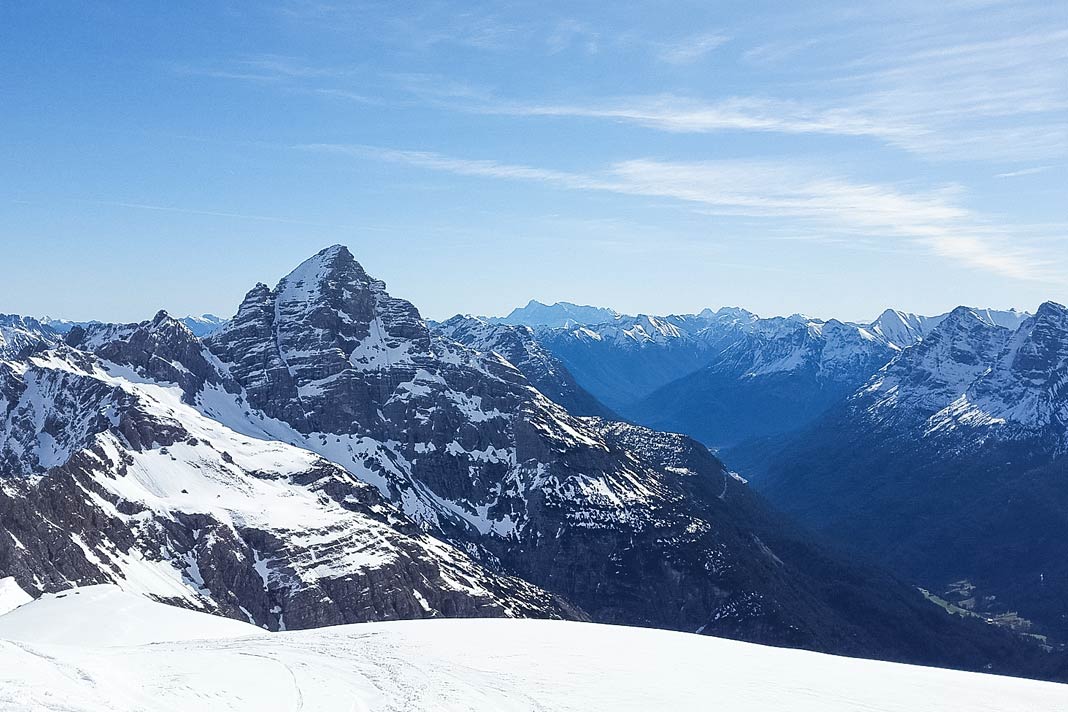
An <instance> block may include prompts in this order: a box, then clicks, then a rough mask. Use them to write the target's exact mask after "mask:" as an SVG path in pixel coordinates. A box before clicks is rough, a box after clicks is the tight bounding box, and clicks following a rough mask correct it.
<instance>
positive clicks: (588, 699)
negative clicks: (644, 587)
mask: <svg viewBox="0 0 1068 712" xmlns="http://www.w3.org/2000/svg"><path fill="white" fill-rule="evenodd" d="M301 709H303V710H317V711H318V710H322V711H329V710H344V711H346V712H350V711H352V710H374V711H380V710H391V711H392V710H396V711H402V710H403V711H410V710H434V711H435V712H437V711H441V710H456V711H458V710H479V711H481V710H486V711H487V712H508V711H512V710H516V711H518V710H539V711H549V710H574V711H576V712H580V711H581V712H589V711H591V710H612V711H613V712H617V711H618V710H641V711H642V712H647V711H649V710H673V711H674V710H702V711H704V710H708V709H716V710H727V711H729V712H734V711H740V710H745V711H750V710H751V711H752V712H774V711H775V710H784V711H785V710H790V711H791V712H804V711H809V710H810V711H813V712H815V711H817V710H818V711H819V712H835V711H841V712H846V711H849V712H853V711H854V710H865V711H867V712H916V711H918V710H938V711H939V712H950V711H955V710H960V711H961V712H965V711H966V712H992V711H994V710H1004V711H1006V712H1009V711H1012V712H1018V711H1021V710H1028V711H1031V712H1034V711H1037V710H1065V709H1068V686H1066V685H1057V684H1053V683H1045V682H1032V681H1028V680H1020V679H1014V678H1007V677H996V676H992V675H978V674H973V673H962V672H952V671H947V670H938V669H934V668H922V667H913V666H907V665H896V664H891V663H883V662H874V661H869V660H857V659H851V658H840V657H834V656H830V655H821V654H818V653H811V652H805V651H798V650H785V649H779V648H769V647H764V646H759V645H751V644H748V643H739V642H735V641H729V640H722V639H717V638H708V637H702V636H697V635H690V634H685V633H671V632H664V631H655V630H645V629H637V628H624V627H617V626H607V625H594V624H587V623H567V622H560V621H534V620H455V619H453V620H423V621H407V622H392V623H364V624H358V625H347V626H337V627H332V628H321V629H318V630H308V631H299V632H289V633H267V632H265V631H262V630H260V629H258V628H255V627H253V626H251V625H248V624H245V623H241V622H237V621H233V620H229V619H224V618H217V617H214V616H209V615H207V614H203V613H196V612H192V611H186V610H183V609H177V608H172V607H170V606H165V605H163V604H159V603H154V602H151V601H148V600H147V599H144V598H141V597H138V596H136V595H134V594H129V593H124V592H122V591H120V590H119V589H118V588H116V587H114V586H91V587H87V588H82V589H76V590H72V591H68V592H65V593H62V594H53V595H47V596H44V597H43V598H41V599H38V600H37V601H34V602H31V603H27V604H24V605H22V606H20V607H18V608H16V609H15V610H14V611H12V612H10V613H8V614H6V615H3V616H0V710H34V711H37V710H63V711H64V712H75V711H78V712H80V711H86V712H98V711H106V712H125V711H127V710H130V711H132V710H139V711H140V710H161V711H162V710H167V711H178V710H197V711H198V712H210V711H212V710H227V711H228V712H237V711H244V710H248V711H250V712H251V711H253V710H255V711H256V712H268V711H272V710H279V711H283V710H284V711H286V712H288V711H289V710H301Z"/></svg>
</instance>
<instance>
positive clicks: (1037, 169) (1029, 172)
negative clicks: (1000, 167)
mask: <svg viewBox="0 0 1068 712" xmlns="http://www.w3.org/2000/svg"><path fill="white" fill-rule="evenodd" d="M1049 168H1050V167H1049V166H1033V167H1031V168H1021V169H1020V170H1018V171H1009V172H1008V173H998V174H997V175H995V176H994V177H995V178H1018V177H1020V176H1033V175H1035V174H1036V173H1045V172H1046V171H1048V170H1049Z"/></svg>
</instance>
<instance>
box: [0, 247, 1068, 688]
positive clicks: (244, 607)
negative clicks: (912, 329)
mask: <svg viewBox="0 0 1068 712" xmlns="http://www.w3.org/2000/svg"><path fill="white" fill-rule="evenodd" d="M739 318H742V319H746V318H747V317H744V315H742V316H740V317H739ZM6 323H7V322H5V324H6ZM12 323H13V324H15V321H14V320H12ZM500 326H506V327H509V328H508V330H504V331H496V330H495V329H496V327H500ZM38 327H41V328H38ZM491 327H492V328H491ZM5 328H6V329H7V330H6V331H5V332H3V333H4V334H5V337H4V338H5V343H7V344H16V345H15V346H11V347H8V348H7V350H6V351H5V352H4V354H3V356H2V359H0V578H4V577H13V578H14V580H15V581H16V582H17V584H18V586H19V587H20V588H21V589H22V590H25V591H27V592H29V593H31V594H33V595H39V594H40V593H42V592H45V591H57V590H61V589H64V588H67V587H70V586H72V585H82V584H91V583H115V584H117V585H119V586H120V587H122V588H124V589H127V590H130V591H135V592H140V593H145V594H149V595H152V596H154V597H157V598H160V599H163V600H167V601H171V602H178V603H180V604H182V605H185V606H187V607H191V608H197V609H201V610H206V611H209V612H216V613H221V614H223V615H227V616H230V617H234V618H239V619H241V620H247V621H249V622H251V623H254V624H256V625H260V626H266V627H268V628H271V629H291V628H310V627H317V626H323V625H331V624H337V623H349V622H360V621H370V620H390V619H397V618H419V617H436V616H449V617H458V616H460V617H462V616H481V617H493V616H498V617H542V618H564V619H575V620H593V621H600V622H611V623H625V624H631V625H640V626H649V627H659V628H668V629H674V630H685V631H697V632H702V633H706V634H714V635H723V636H729V637H734V638H740V639H745V640H752V641H758V642H765V643H773V644H781V645H788V646H795V647H806V648H812V649H816V650H823V651H829V652H837V653H843V654H851V655H862V656H872V657H880V658H886V659H894V660H906V661H910V662H917V663H926V664H933V665H943V666H953V667H962V668H970V669H986V670H995V671H1001V672H1007V673H1013V674H1025V675H1032V676H1048V677H1056V676H1059V675H1062V674H1063V670H1062V669H1061V668H1059V667H1058V666H1061V665H1063V662H1062V661H1061V660H1060V658H1058V657H1056V656H1054V655H1050V654H1048V653H1047V652H1045V651H1043V650H1042V649H1041V648H1040V647H1038V646H1037V645H1033V644H1031V643H1029V642H1027V641H1025V640H1023V639H1021V638H1020V637H1018V636H1016V635H1014V634H1012V633H1010V632H1008V631H1005V630H1002V629H999V628H996V627H992V626H989V625H986V624H985V623H983V622H981V621H979V620H977V619H974V618H970V617H959V616H953V615H949V614H947V613H946V611H945V610H944V609H943V608H941V607H939V606H937V605H935V604H934V603H931V602H930V601H928V600H927V599H926V598H925V597H924V596H922V595H921V594H920V593H919V592H918V591H916V590H915V589H914V588H913V587H911V586H907V585H905V584H902V583H901V582H899V581H898V580H896V579H895V578H893V577H892V576H890V575H887V574H884V573H882V572H881V571H880V570H879V569H876V568H873V567H871V566H868V565H867V564H858V563H856V561H855V560H853V559H851V558H848V557H846V556H843V555H841V554H839V553H836V552H835V551H833V550H830V549H827V548H825V547H823V546H822V545H820V544H817V543H815V542H814V541H813V540H812V538H811V537H810V536H809V535H808V534H806V533H805V531H804V530H802V529H799V528H797V527H795V526H794V525H793V524H791V523H790V522H789V521H788V520H786V519H785V518H784V517H782V516H781V515H779V514H777V513H776V512H775V511H774V510H772V509H771V508H770V507H769V506H768V505H767V504H766V503H765V502H764V500H763V499H762V498H761V496H759V495H758V494H756V493H754V492H753V490H752V489H751V488H750V487H749V486H747V485H746V484H745V482H744V481H743V480H742V479H740V478H739V477H737V476H735V475H733V474H732V473H731V472H729V471H728V470H727V468H726V467H725V466H724V465H723V463H722V462H720V461H719V460H718V459H717V458H716V457H715V456H714V455H713V454H712V453H711V452H709V450H707V449H706V448H705V447H704V446H703V445H701V444H700V443H698V442H697V441H695V440H692V439H690V438H689V437H687V436H685V435H677V434H669V433H664V432H658V431H656V430H652V429H649V428H646V427H643V426H640V425H635V424H631V423H626V422H621V421H618V420H616V419H615V417H614V416H613V414H612V411H611V410H609V409H608V408H607V407H606V406H604V405H602V404H601V403H600V402H598V399H597V398H596V397H595V396H593V395H591V394H590V392H589V390H586V389H587V387H586V386H585V385H581V384H582V381H581V379H580V378H579V377H578V375H577V374H575V373H574V371H573V370H571V369H570V366H569V365H568V364H567V362H566V360H565V359H563V358H561V357H560V356H559V355H558V354H556V353H555V352H553V351H552V350H551V349H549V348H548V347H545V346H544V342H538V341H537V340H532V339H531V338H530V337H531V335H532V332H529V331H525V330H516V329H515V328H514V325H489V324H485V323H474V324H472V323H465V322H463V321H461V322H454V323H452V324H451V325H450V324H448V323H447V324H446V325H445V326H438V328H437V330H436V331H434V332H432V331H431V330H430V329H428V327H427V324H426V323H425V322H424V321H423V320H422V318H421V317H420V314H419V312H418V311H417V310H416V308H415V307H414V306H413V305H412V304H410V303H409V302H407V301H404V300H403V299H398V298H396V297H393V296H391V295H390V294H389V293H388V292H387V291H386V288H385V284H384V283H383V282H381V281H380V280H377V279H375V278H373V277H371V276H370V275H368V274H367V273H366V272H365V271H364V269H363V268H362V266H361V265H360V264H359V263H357V262H356V260H355V259H354V258H353V256H352V254H351V253H350V252H349V251H348V250H347V249H345V248H344V247H341V246H335V247H331V248H327V249H325V250H323V251H321V252H319V253H318V254H316V255H315V256H313V257H312V258H310V259H308V260H307V261H305V262H304V263H302V264H301V265H300V266H298V267H297V268H296V269H295V270H294V271H293V272H291V273H290V274H289V275H287V276H286V277H284V278H283V279H282V280H281V281H279V282H278V284H277V285H276V286H274V287H270V286H268V285H266V284H258V285H256V286H255V287H253V288H252V289H251V290H250V291H249V292H248V294H247V296H246V297H245V299H244V300H243V302H242V304H241V306H240V308H239V309H238V312H237V314H236V315H235V316H234V317H233V318H232V319H230V320H228V321H226V322H225V323H223V324H221V325H219V327H218V328H216V329H214V330H213V331H212V332H211V333H210V334H209V335H208V336H206V337H204V338H203V339H202V338H200V337H198V336H197V335H195V334H194V333H193V332H192V331H191V330H190V328H189V327H188V325H186V324H183V323H181V322H180V321H178V320H175V319H173V318H171V317H170V316H168V315H167V314H166V313H164V312H160V313H159V314H157V315H156V316H155V317H154V318H153V319H151V320H148V321H145V322H140V323H135V324H124V325H115V324H95V323H90V324H84V325H76V326H73V327H72V328H70V329H69V330H67V333H66V334H60V333H59V332H58V331H57V330H56V329H53V328H51V327H48V326H47V324H40V323H34V322H32V321H31V320H21V321H19V322H18V323H17V324H15V325H14V326H11V327H5ZM838 328H839V327H837V326H833V325H830V322H828V323H827V324H826V325H824V326H823V327H822V328H821V329H819V331H820V333H821V334H828V333H830V332H834V331H836V330H837V329H838ZM801 329H802V330H804V332H805V333H806V334H808V333H809V332H810V331H811V329H810V327H809V325H807V324H802V325H801ZM16 332H17V338H16V336H8V334H15V333H16ZM450 333H451V334H452V336H453V337H455V338H462V339H464V340H468V341H472V342H475V341H477V342H478V344H479V345H480V346H481V347H482V348H483V350H477V349H475V348H470V347H468V346H465V345H464V344H461V343H459V342H458V341H456V340H455V339H454V338H450V336H449V334H450ZM824 338H828V337H827V336H826V335H825V336H824ZM824 350H826V349H824ZM502 352H503V353H502ZM511 358H514V359H516V361H518V363H513V362H511V360H510V359H511ZM777 358H781V356H778V357H777ZM847 360H848V359H847ZM554 399H558V400H554ZM568 408H574V409H575V411H576V412H569V410H568Z"/></svg>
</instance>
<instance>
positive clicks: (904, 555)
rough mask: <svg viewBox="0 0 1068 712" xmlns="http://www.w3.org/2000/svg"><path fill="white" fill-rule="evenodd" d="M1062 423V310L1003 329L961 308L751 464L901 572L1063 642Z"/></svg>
mask: <svg viewBox="0 0 1068 712" xmlns="http://www.w3.org/2000/svg"><path fill="white" fill-rule="evenodd" d="M1066 433H1068V310H1065V308H1064V307H1062V306H1060V305H1058V304H1053V303H1046V304H1043V305H1042V306H1041V307H1040V308H1039V309H1038V311H1037V313H1036V314H1035V316H1034V317H1032V318H1030V319H1028V320H1026V321H1024V322H1023V324H1021V325H1020V326H1019V328H1017V329H1016V330H1010V329H1007V328H1004V327H1001V326H997V325H995V324H992V323H990V322H989V321H988V320H987V319H985V318H984V316H983V315H982V314H980V313H977V312H976V311H974V310H970V309H966V308H963V307H962V308H960V309H957V310H955V311H954V312H952V313H951V314H950V315H949V316H948V317H946V319H945V320H944V321H943V322H942V323H941V324H939V325H938V327H937V328H936V329H934V330H933V331H932V332H931V333H930V334H929V335H928V336H927V338H925V339H924V340H923V341H922V342H920V343H919V344H917V345H915V346H913V347H911V348H908V349H905V350H904V351H903V352H902V353H901V354H900V355H898V356H897V357H896V358H895V359H894V360H893V361H891V362H890V363H889V364H888V365H887V366H886V367H885V368H883V369H882V370H881V371H879V372H878V373H877V374H876V375H875V376H874V377H873V378H872V379H871V380H870V381H869V382H868V383H867V384H866V385H865V386H864V387H862V388H861V389H859V390H858V391H857V392H856V393H855V394H854V395H853V396H852V397H851V398H849V399H848V400H847V401H845V402H844V403H842V404H841V405H840V406H838V407H836V408H835V409H833V411H832V412H831V413H829V414H828V415H827V416H826V417H824V418H823V419H821V420H820V421H819V422H817V423H816V424H814V425H813V426H812V427H811V428H809V429H808V430H806V431H804V432H803V433H801V434H799V435H798V436H797V437H794V438H790V439H787V440H785V441H784V442H782V443H780V444H779V445H778V446H777V447H776V448H775V451H774V454H773V455H772V456H771V457H770V458H768V460H770V461H767V460H766V461H764V462H763V463H761V464H758V465H756V466H754V468H753V469H752V470H751V471H750V470H747V472H751V474H752V477H753V480H754V482H755V483H756V485H757V486H758V488H760V489H762V490H763V491H764V492H765V493H766V494H767V495H768V496H769V497H770V498H771V499H772V500H773V501H774V502H776V503H777V504H778V505H779V506H781V507H782V508H784V509H786V510H787V511H788V512H790V513H792V514H795V515H797V516H798V517H799V518H800V519H801V520H803V521H805V522H807V523H808V524H810V525H812V526H815V527H817V528H819V529H821V530H823V531H824V532H826V533H828V534H830V535H832V536H834V537H837V538H840V539H841V540H842V541H848V542H850V543H852V544H853V545H855V546H856V547H858V548H861V549H863V550H865V551H867V552H869V553H870V554H871V555H872V556H874V557H876V558H877V559H878V560H881V561H883V562H885V563H887V564H890V565H891V566H892V567H893V568H894V569H896V570H897V571H898V572H899V573H900V574H903V575H906V576H908V577H909V578H910V579H912V580H915V581H918V582H920V583H922V584H924V585H925V586H927V587H929V588H931V589H932V590H934V591H936V592H940V593H941V592H945V591H947V590H951V589H952V590H954V591H955V592H960V591H964V592H966V595H963V596H961V600H963V601H964V603H965V604H966V605H967V606H968V607H971V608H974V609H976V610H978V611H980V612H983V613H985V614H988V615H994V614H998V613H1001V614H1004V613H1007V612H1009V611H1017V612H1018V613H1019V615H1020V616H1022V617H1023V618H1026V619H1030V620H1032V621H1034V623H1035V630H1037V631H1038V632H1043V633H1048V634H1050V635H1052V636H1054V637H1055V638H1056V639H1058V640H1060V641H1063V640H1065V638H1066V636H1068V606H1066V604H1065V601H1068V564H1066V563H1065V561H1066V560H1065V557H1064V545H1063V542H1062V540H1061V536H1060V533H1061V532H1064V531H1065V530H1066V527H1068V435H1066ZM756 462H758V463H759V460H757V461H756ZM959 582H964V583H959Z"/></svg>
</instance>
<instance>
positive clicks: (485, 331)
mask: <svg viewBox="0 0 1068 712" xmlns="http://www.w3.org/2000/svg"><path fill="white" fill-rule="evenodd" d="M434 332H435V333H437V334H440V335H442V336H444V337H445V338H448V339H452V340H453V341H456V342H458V343H461V344H463V345H464V346H467V347H469V348H472V349H474V350H475V351H482V352H484V353H488V352H491V351H492V352H494V353H497V354H499V355H501V356H502V357H503V358H504V359H505V360H506V361H508V362H509V363H510V364H512V365H513V366H515V367H516V368H518V369H519V370H520V371H521V372H522V374H523V375H524V376H525V377H526V379H527V380H528V381H529V382H530V384H531V385H532V386H534V387H535V388H537V389H538V390H539V391H540V392H541V393H542V395H544V396H546V397H547V398H549V400H551V401H553V402H555V403H558V404H559V405H562V406H563V407H564V408H565V409H566V410H567V412H569V413H571V414H572V415H584V416H598V417H602V418H616V416H615V415H614V414H613V413H612V411H610V410H609V409H608V408H607V407H605V406H604V405H602V404H601V402H600V401H598V400H597V399H596V398H594V397H593V395H592V394H591V393H590V392H589V391H587V390H586V389H585V388H583V387H582V386H580V385H579V384H578V383H576V382H575V378H574V376H572V375H571V372H570V371H568V370H567V366H565V365H564V364H563V362H562V361H561V360H560V359H558V358H556V357H555V356H554V355H553V354H551V353H550V352H549V351H548V350H547V349H545V348H544V347H543V346H542V345H541V344H539V343H538V341H537V338H536V336H535V334H534V329H532V328H531V327H529V326H522V325H520V326H514V325H511V324H504V323H492V322H489V321H486V320H485V319H480V318H479V317H474V316H464V315H460V314H458V315H456V316H454V317H453V318H451V319H449V320H447V321H444V322H442V323H440V324H437V325H436V326H435V327H434Z"/></svg>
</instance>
